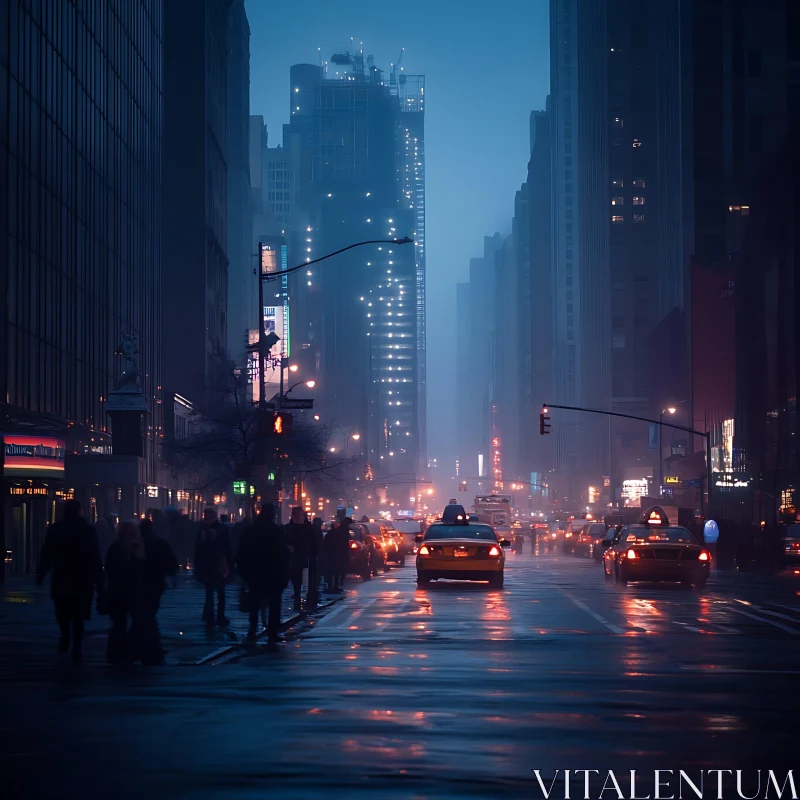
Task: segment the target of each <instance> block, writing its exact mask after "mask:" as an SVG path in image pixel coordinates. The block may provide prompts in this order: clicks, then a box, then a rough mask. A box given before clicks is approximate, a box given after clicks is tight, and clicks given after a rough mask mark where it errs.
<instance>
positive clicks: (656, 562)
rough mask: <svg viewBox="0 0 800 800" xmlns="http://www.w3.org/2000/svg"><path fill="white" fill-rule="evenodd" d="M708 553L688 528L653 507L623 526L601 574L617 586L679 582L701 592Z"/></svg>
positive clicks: (705, 574)
mask: <svg viewBox="0 0 800 800" xmlns="http://www.w3.org/2000/svg"><path fill="white" fill-rule="evenodd" d="M710 568H711V554H710V553H709V552H708V550H706V549H705V547H703V546H702V545H701V544H699V543H698V542H697V539H695V537H694V535H693V534H692V533H691V531H689V530H688V529H687V528H684V527H682V526H680V525H671V524H670V522H669V518H668V517H667V515H666V514H665V513H664V510H663V509H662V508H660V507H659V506H654V507H652V508H650V509H648V510H646V511H645V512H644V513H643V514H642V516H641V518H640V521H639V522H638V523H636V524H632V525H623V526H622V528H621V529H620V531H619V532H618V533H616V534H615V536H614V538H613V540H612V543H611V546H610V547H608V548H607V549H606V551H605V553H604V554H603V572H604V574H605V576H606V578H607V579H609V580H612V579H613V580H614V581H615V582H616V583H619V584H623V585H624V584H626V583H628V582H629V581H659V582H671V583H680V584H682V585H683V586H687V587H691V586H693V587H695V588H696V589H703V588H704V587H705V585H706V581H707V580H708V575H709V572H710Z"/></svg>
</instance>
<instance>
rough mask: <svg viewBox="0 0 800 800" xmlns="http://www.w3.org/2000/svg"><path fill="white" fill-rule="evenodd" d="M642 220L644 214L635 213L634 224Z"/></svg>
mask: <svg viewBox="0 0 800 800" xmlns="http://www.w3.org/2000/svg"><path fill="white" fill-rule="evenodd" d="M642 222H644V214H634V215H633V224H634V225H639V224H640V223H642Z"/></svg>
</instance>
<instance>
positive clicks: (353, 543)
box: [350, 542, 358, 550]
mask: <svg viewBox="0 0 800 800" xmlns="http://www.w3.org/2000/svg"><path fill="white" fill-rule="evenodd" d="M350 549H351V550H358V545H357V544H356V543H355V542H350Z"/></svg>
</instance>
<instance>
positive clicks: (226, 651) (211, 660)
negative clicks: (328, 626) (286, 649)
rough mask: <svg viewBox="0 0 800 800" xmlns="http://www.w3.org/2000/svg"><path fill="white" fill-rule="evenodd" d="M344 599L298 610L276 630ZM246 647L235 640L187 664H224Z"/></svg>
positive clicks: (289, 626) (262, 635) (198, 665)
mask: <svg viewBox="0 0 800 800" xmlns="http://www.w3.org/2000/svg"><path fill="white" fill-rule="evenodd" d="M342 600H344V597H337V598H335V599H333V600H330V601H329V602H327V603H323V604H321V605H318V606H317V607H316V608H315V609H314V611H300V612H299V613H297V614H295V615H294V616H291V617H289V619H287V620H284V621H283V622H281V624H280V627H279V628H278V630H279V631H280V632H281V633H283V632H284V631H287V630H289V628H292V627H293V626H295V625H296V624H297V623H298V622H302V621H303V620H304V619H308V617H309V616H310V615H312V614H316V613H318V612H319V611H325V610H327V609H329V608H331V607H332V606H334V605H336V603H339V602H341V601H342ZM266 635H267V631H266V630H263V631H261V633H259V634H257V635H256V641H258V640H259V639H263V638H264V637H265V636H266ZM245 649H247V648H246V647H245V646H244V645H243V644H242V643H241V642H237V643H236V644H231V645H228V646H227V647H222V648H220V649H219V650H215V651H214V652H213V653H209V654H208V655H207V656H203V658H201V659H199V660H198V661H194V662H192V663H191V664H189V666H195V667H201V666H204V665H206V664H225V663H227V662H228V661H232V660H233V659H234V658H236V657H237V656H238V655H240V651H242V650H245Z"/></svg>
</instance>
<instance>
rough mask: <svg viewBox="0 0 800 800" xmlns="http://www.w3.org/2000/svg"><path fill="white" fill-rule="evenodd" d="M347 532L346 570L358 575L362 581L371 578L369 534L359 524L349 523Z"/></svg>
mask: <svg viewBox="0 0 800 800" xmlns="http://www.w3.org/2000/svg"><path fill="white" fill-rule="evenodd" d="M348 533H349V535H350V551H349V554H348V560H347V572H348V573H351V572H352V573H355V574H356V575H360V576H361V579H362V580H364V581H368V580H370V578H372V569H373V567H372V552H373V549H372V542H371V540H370V536H369V534H368V533H366V532H365V531H364V530H362V528H361V525H351V526H350V528H349V530H348Z"/></svg>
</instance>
